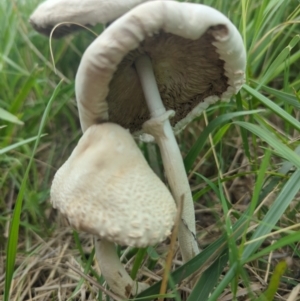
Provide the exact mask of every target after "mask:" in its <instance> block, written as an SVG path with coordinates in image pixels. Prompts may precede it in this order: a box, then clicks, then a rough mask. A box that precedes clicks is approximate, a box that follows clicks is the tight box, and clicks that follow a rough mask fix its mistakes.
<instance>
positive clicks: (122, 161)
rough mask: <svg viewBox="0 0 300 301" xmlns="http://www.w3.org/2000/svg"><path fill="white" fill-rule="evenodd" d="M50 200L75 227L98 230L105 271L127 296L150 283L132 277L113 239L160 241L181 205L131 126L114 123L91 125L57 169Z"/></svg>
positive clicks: (143, 244) (136, 243)
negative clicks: (133, 134) (154, 166)
mask: <svg viewBox="0 0 300 301" xmlns="http://www.w3.org/2000/svg"><path fill="white" fill-rule="evenodd" d="M51 202H52V204H53V207H55V208H58V209H59V210H60V212H61V213H62V214H63V215H65V216H66V217H67V219H68V221H69V223H70V225H71V226H72V227H73V228H75V229H76V230H78V231H84V232H87V233H91V234H93V235H94V236H95V245H96V255H97V258H98V259H99V266H100V269H101V273H102V274H103V275H104V277H105V280H106V281H107V283H108V284H109V286H110V287H111V289H112V290H113V291H114V292H115V293H117V294H118V295H120V296H121V297H123V298H128V297H129V296H130V295H135V294H136V293H139V292H141V291H142V290H143V289H145V288H146V287H148V285H146V284H144V283H139V282H135V281H133V280H132V279H131V278H130V277H129V275H128V274H127V272H126V271H125V269H124V267H123V265H122V264H121V262H120V259H119V258H118V256H117V253H116V249H115V245H114V243H118V244H119V245H127V246H134V247H146V246H150V245H154V244H156V243H159V242H161V241H162V240H164V239H165V238H166V237H167V236H168V235H169V234H170V232H171V228H172V226H173V224H174V219H175V215H176V206H175V202H174V200H173V198H172V196H171V193H170V192H169V190H168V189H167V188H166V186H165V185H164V184H163V183H162V182H161V180H160V179H159V178H158V177H157V176H156V175H155V173H154V172H153V171H152V170H151V168H150V167H149V166H148V164H147V162H146V160H145V158H144V157H143V155H142V153H141V151H140V150H139V148H138V147H137V145H136V144H135V142H134V140H133V138H132V136H131V135H130V133H129V132H128V131H127V130H125V129H123V128H122V127H121V126H119V125H117V124H113V123H102V124H99V125H93V126H91V127H89V129H87V130H86V131H85V133H84V134H83V136H82V138H81V139H80V140H79V142H78V145H77V146H76V148H75V149H74V151H73V152H72V154H71V156H70V157H69V159H68V160H67V161H66V162H65V163H64V164H63V165H62V167H61V168H60V169H59V170H58V171H57V173H56V174H55V177H54V180H53V183H52V187H51Z"/></svg>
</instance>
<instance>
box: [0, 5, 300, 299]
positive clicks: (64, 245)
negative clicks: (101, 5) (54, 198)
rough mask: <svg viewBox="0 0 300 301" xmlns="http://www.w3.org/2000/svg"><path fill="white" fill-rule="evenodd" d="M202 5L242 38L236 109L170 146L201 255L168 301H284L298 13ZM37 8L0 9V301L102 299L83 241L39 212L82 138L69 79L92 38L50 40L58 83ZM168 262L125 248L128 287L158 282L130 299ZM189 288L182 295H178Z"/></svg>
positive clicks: (295, 130) (227, 108)
mask: <svg viewBox="0 0 300 301" xmlns="http://www.w3.org/2000/svg"><path fill="white" fill-rule="evenodd" d="M193 2H199V3H200V1H193ZM201 3H204V4H207V5H211V6H213V7H215V8H217V9H219V10H220V11H222V12H223V13H224V14H226V15H227V16H228V17H229V18H230V19H231V20H232V21H233V23H234V24H235V25H236V26H237V28H238V29H239V30H240V32H241V34H242V36H243V38H244V43H245V46H246V49H247V61H248V65H247V79H246V84H245V86H244V87H243V89H242V90H241V92H240V93H239V94H238V95H237V96H236V99H235V101H232V102H230V103H225V104H224V103H219V104H216V105H213V106H211V107H210V108H209V109H208V110H207V112H206V115H207V119H208V125H207V124H206V123H205V122H204V118H198V120H196V121H195V122H194V123H193V124H191V125H190V126H189V127H187V128H186V129H185V131H184V132H183V133H182V134H181V135H180V137H179V141H180V145H181V149H182V153H183V156H184V160H185V166H186V170H187V172H188V174H189V177H190V184H191V188H192V191H193V197H194V200H195V208H196V212H197V222H198V225H197V237H198V241H199V244H200V246H201V247H202V248H203V249H204V250H203V252H201V253H200V254H199V255H198V256H196V257H195V258H194V259H192V260H191V261H190V262H188V263H186V264H185V265H183V266H180V265H178V264H177V263H176V261H174V268H173V270H172V273H171V275H170V281H169V285H170V288H171V291H170V292H169V293H168V294H169V298H171V299H172V298H173V299H175V300H182V301H184V300H188V301H195V300H199V301H205V300H209V301H212V300H246V299H247V298H248V299H250V300H256V299H258V298H260V299H259V300H264V299H263V298H264V296H265V295H266V296H269V294H265V295H262V292H264V291H267V292H269V291H272V292H274V291H276V292H277V293H276V294H275V296H274V300H286V299H287V298H288V296H289V294H290V292H291V290H292V289H293V287H295V286H296V285H297V283H298V276H297V274H298V273H299V271H298V269H297V265H298V266H299V263H300V259H299V258H300V253H299V250H298V249H299V247H298V242H299V241H300V234H299V233H300V232H299V227H300V224H299V209H300V208H299V193H298V192H299V188H300V156H299V155H300V148H299V132H300V131H299V130H300V122H299V113H300V112H299V108H300V92H299V88H300V42H299V41H300V35H299V23H300V21H299V20H300V19H299V18H300V4H299V1H296V0H289V1H287V0H260V1H250V0H248V1H246V0H236V1H224V0H204V1H201ZM37 4H38V1H36V0H30V1H26V4H24V1H21V0H16V1H9V0H4V1H0V16H1V18H0V41H1V43H0V192H1V193H0V212H1V214H0V227H1V228H0V229H1V230H2V231H0V246H1V249H0V251H1V261H0V263H1V264H0V269H2V271H3V273H2V271H1V272H0V295H1V296H3V298H5V299H4V300H30V298H33V297H35V298H36V299H35V300H45V299H46V300H59V298H61V299H62V300H67V299H68V298H71V299H72V300H81V299H82V296H83V295H84V294H85V296H87V298H88V297H89V298H90V300H95V299H96V298H98V300H101V298H102V297H101V296H98V297H97V289H96V288H97V286H96V284H97V283H96V284H95V283H93V282H91V281H92V278H93V279H94V280H95V281H98V283H100V284H103V281H104V280H103V279H102V277H99V270H98V268H97V265H96V263H95V262H94V261H93V259H92V256H90V255H91V254H93V250H92V247H91V239H92V238H91V237H89V236H84V235H82V234H79V235H78V234H76V233H75V234H74V237H75V239H74V237H73V235H72V232H71V231H70V229H69V228H67V227H66V225H65V224H64V220H63V219H61V218H59V217H58V215H57V212H56V211H54V210H53V209H52V208H51V206H50V203H49V188H50V185H51V180H52V177H53V175H54V173H55V171H56V170H57V168H59V166H61V165H62V163H63V162H64V161H65V160H66V158H67V157H68V156H69V154H70V153H71V151H72V149H73V148H74V146H75V145H76V142H77V141H78V139H79V137H80V135H81V130H80V126H79V121H78V113H77V109H76V105H75V99H74V77H75V73H76V69H77V67H78V64H79V61H80V57H81V55H82V53H83V52H84V49H85V48H86V47H87V45H89V43H91V42H92V41H93V39H94V36H93V35H92V34H91V33H89V32H81V33H77V34H76V35H74V36H73V37H67V38H66V39H64V40H62V41H53V43H52V46H53V53H54V57H55V61H56V68H57V70H58V72H57V74H55V73H54V68H53V66H52V63H51V57H50V50H49V42H48V39H47V38H45V37H42V36H40V35H39V34H37V33H35V32H34V31H33V30H32V29H31V27H30V26H29V24H28V22H27V20H28V17H29V15H30V13H31V12H32V11H33V10H34V8H35V7H36V6H37ZM61 79H64V82H63V83H61V84H60V86H59V88H57V87H58V85H59V83H60V81H61ZM145 149H146V148H145ZM159 163H160V162H159ZM160 164H161V163H160ZM218 166H219V167H218ZM217 167H218V168H217ZM298 224H299V227H298ZM7 250H8V251H9V252H7ZM166 250H167V249H166V247H165V246H164V245H159V246H156V247H154V248H148V249H147V250H137V249H130V250H129V252H128V254H127V255H126V256H125V260H124V263H126V262H127V264H128V265H129V266H130V267H131V268H132V267H133V271H132V275H133V276H134V277H136V276H137V277H141V270H142V269H141V268H142V267H144V268H143V270H145V267H147V268H148V269H149V270H150V272H149V273H150V274H151V273H152V274H153V275H154V276H155V277H154V276H153V278H154V279H155V280H153V279H152V280H151V277H150V276H149V274H147V275H145V274H143V277H144V278H143V279H144V280H145V279H148V280H149V279H150V280H149V281H150V283H151V284H153V285H152V286H151V287H150V288H149V289H148V290H146V291H144V292H143V293H142V294H141V295H140V296H138V297H137V298H136V300H153V298H154V297H151V296H154V295H158V293H159V288H160V283H159V282H158V281H157V280H156V279H157V277H158V278H159V277H160V276H161V275H162V273H161V272H160V269H161V268H163V261H164V258H165V254H166ZM119 253H120V255H122V254H123V253H124V249H121V248H120V249H119ZM269 256H271V257H270V258H271V259H270V261H269ZM287 257H292V260H293V264H292V266H289V267H288V269H287V271H285V272H284V275H283V277H281V281H279V284H278V281H277V282H276V281H272V280H271V279H276V269H275V267H276V265H277V263H278V262H279V261H281V260H284V259H285V258H287ZM68 262H70V263H71V264H72V265H73V266H75V267H76V269H77V270H81V271H83V275H82V274H80V275H79V274H78V273H75V272H72V271H71V270H70V269H69V268H68V265H67V263H68ZM2 263H3V265H4V266H5V267H1V265H2ZM273 271H275V276H274V277H271V274H272V273H273ZM4 272H5V273H4ZM194 273H197V275H198V276H195V274H194ZM1 274H3V276H1ZM191 275H193V279H194V280H195V286H194V288H193V289H192V290H190V289H189V287H188V286H187V285H185V284H184V282H183V281H184V279H186V278H187V277H189V276H191ZM148 277H150V278H148ZM277 278H278V277H277ZM264 280H266V282H265V281H264ZM58 284H60V285H62V286H61V287H60V288H59V286H58ZM179 284H181V285H182V286H183V287H185V286H187V288H186V289H182V290H181V289H178V285H179ZM43 287H44V288H45V289H44V290H42V289H41V288H43ZM9 288H11V290H10V291H9ZM71 296H72V297H71ZM103 297H104V294H103ZM226 297H227V299H226ZM43 298H44V299H43ZM269 298H271V297H269ZM272 298H273V296H272ZM293 300H297V299H293ZM298 300H299V298H298Z"/></svg>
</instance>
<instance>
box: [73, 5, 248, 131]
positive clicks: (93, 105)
mask: <svg viewBox="0 0 300 301" xmlns="http://www.w3.org/2000/svg"><path fill="white" fill-rule="evenodd" d="M141 54H147V55H148V56H149V57H150V58H151V60H152V64H153V69H154V73H155V76H156V80H157V84H158V88H159V92H160V94H161V98H162V100H163V102H164V105H165V107H166V109H167V110H168V109H172V110H174V111H175V117H174V118H173V119H172V120H171V123H172V126H173V127H174V128H175V130H176V131H178V130H180V129H181V128H183V127H184V126H185V125H186V124H187V123H188V122H190V121H191V120H192V119H194V118H195V117H196V116H198V115H200V114H201V112H202V111H203V110H204V109H205V108H206V107H207V106H208V105H209V104H211V103H214V102H216V101H217V100H218V99H221V100H228V99H229V98H230V97H231V96H232V95H233V94H235V93H236V92H237V91H238V90H239V89H240V88H241V86H242V84H243V83H244V76H245V75H244V70H245V66H246V53H245V49H244V45H243V41H242V38H241V35H240V34H239V32H238V30H237V29H236V27H235V26H234V25H233V24H232V23H231V22H230V21H229V20H228V18H227V17H226V16H224V15H223V14H222V13H220V12H218V11H217V10H215V9H213V8H211V7H208V6H205V5H200V4H194V3H179V2H174V1H162V2H161V1H155V2H147V3H144V4H141V5H139V6H137V7H135V8H133V9H132V10H130V11H129V12H127V13H126V14H125V15H123V16H122V17H120V18H119V19H117V20H116V21H115V22H114V23H113V24H111V26H109V27H108V28H107V29H106V30H105V31H104V32H103V33H102V34H101V35H100V36H99V37H98V38H97V39H96V40H95V41H94V42H93V43H92V44H91V45H90V46H89V47H88V49H87V50H86V52H85V53H84V55H83V58H82V61H81V64H80V66H79V70H78V73H77V76H76V97H77V101H78V106H79V112H80V118H81V124H82V128H83V130H85V129H86V128H88V127H89V126H90V125H91V124H94V123H96V122H98V121H101V120H102V121H103V120H108V119H109V120H111V121H113V122H116V123H119V124H120V125H122V126H123V127H125V128H129V129H130V130H131V131H132V132H135V131H139V130H140V129H141V128H142V124H143V123H144V122H145V121H146V120H148V119H149V118H150V116H149V111H148V109H147V107H146V105H145V100H144V95H143V91H142V88H141V85H140V81H139V78H138V76H137V73H136V70H135V67H134V62H135V60H136V58H137V57H138V56H139V55H141Z"/></svg>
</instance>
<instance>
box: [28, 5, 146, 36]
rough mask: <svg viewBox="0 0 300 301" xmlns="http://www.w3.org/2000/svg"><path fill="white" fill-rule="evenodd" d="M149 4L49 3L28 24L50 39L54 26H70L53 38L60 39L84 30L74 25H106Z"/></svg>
mask: <svg viewBox="0 0 300 301" xmlns="http://www.w3.org/2000/svg"><path fill="white" fill-rule="evenodd" d="M146 1H149V0H46V1H45V2H43V3H41V4H40V5H39V6H38V7H37V8H36V10H35V11H34V12H33V13H32V15H31V16H30V19H29V22H30V23H31V24H32V26H33V28H34V29H35V30H36V31H38V32H40V33H42V34H45V35H47V36H48V35H50V33H51V31H52V29H53V28H54V26H55V25H57V24H59V23H61V22H70V24H68V25H67V24H64V25H61V26H59V27H58V28H57V29H56V30H55V31H54V33H53V37H55V38H60V37H62V36H64V35H66V34H69V33H71V32H73V31H74V30H77V29H80V28H81V27H80V26H78V25H76V24H72V23H78V24H81V25H85V26H94V25H96V24H98V23H102V24H106V23H108V22H112V21H114V20H115V19H117V18H118V17H120V16H121V15H123V14H124V13H126V12H127V11H129V10H130V9H131V8H133V7H135V6H137V5H139V4H140V3H143V2H146Z"/></svg>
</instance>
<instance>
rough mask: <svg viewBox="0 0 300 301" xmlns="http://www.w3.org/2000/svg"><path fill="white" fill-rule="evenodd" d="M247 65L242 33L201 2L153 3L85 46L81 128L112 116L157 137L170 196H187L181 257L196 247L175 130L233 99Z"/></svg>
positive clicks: (79, 85) (79, 86) (79, 89)
mask: <svg viewBox="0 0 300 301" xmlns="http://www.w3.org/2000/svg"><path fill="white" fill-rule="evenodd" d="M245 65H246V54H245V49H244V45H243V41H242V38H241V36H240V34H239V32H238V30H237V29H236V27H235V26H234V25H233V24H232V23H231V22H230V21H229V20H228V19H227V17H225V16H224V15H223V14H222V13H220V12H218V11H217V10H215V9H213V8H210V7H208V6H205V5H201V4H194V3H178V2H174V1H162V2H161V1H155V2H147V3H144V4H141V5H139V6H137V7H135V8H134V9H132V10H131V11H129V12H127V13H126V14H125V15H123V16H122V17H120V18H119V19H117V20H116V21H115V22H114V23H113V24H111V25H110V26H109V27H108V28H107V29H105V30H104V32H103V33H102V34H101V35H100V36H99V37H98V38H97V39H96V40H95V41H94V42H93V43H92V44H91V45H90V46H89V47H88V49H87V50H86V51H85V53H84V55H83V57H82V60H81V63H80V66H79V69H78V72H77V75H76V82H75V90H76V98H77V102H78V109H79V116H80V122H81V127H82V130H83V132H84V131H86V129H88V128H89V127H90V126H91V125H93V124H97V123H98V122H102V121H104V120H110V121H113V122H116V123H118V124H120V125H121V126H123V127H124V128H128V129H130V131H131V132H138V131H141V130H144V131H145V132H147V133H149V134H151V135H152V136H154V138H155V140H156V142H157V143H158V145H159V148H160V151H161V154H162V159H163V165H164V168H165V172H166V176H167V179H168V182H169V184H170V188H171V191H172V194H173V197H174V199H175V201H176V202H177V203H178V202H179V201H180V200H181V199H182V197H184V206H183V213H182V222H181V224H180V225H179V233H178V239H179V245H180V249H181V252H182V257H183V261H184V262H186V261H188V260H189V259H191V258H192V257H194V256H195V255H196V254H197V253H198V252H199V250H198V245H197V241H196V239H195V235H196V229H195V216H194V207H193V199H192V195H191V192H190V188H189V183H188V180H187V177H186V172H185V169H184V165H183V161H182V157H181V154H180V150H179V148H178V145H177V143H176V139H175V137H174V134H173V131H172V127H173V129H174V131H175V132H178V131H180V130H181V129H182V128H183V127H184V126H186V125H187V124H188V123H189V122H190V121H191V120H193V119H194V118H195V117H197V116H199V115H200V114H201V112H202V111H203V110H204V109H205V108H207V106H208V105H209V104H211V103H214V102H216V101H217V100H219V99H221V100H229V99H230V97H231V96H232V95H233V94H235V93H237V91H238V90H239V89H240V88H241V86H242V84H243V83H244V70H245ZM146 104H147V105H146ZM165 108H167V110H166V109H165ZM171 117H172V119H171V122H170V121H169V118H171Z"/></svg>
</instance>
